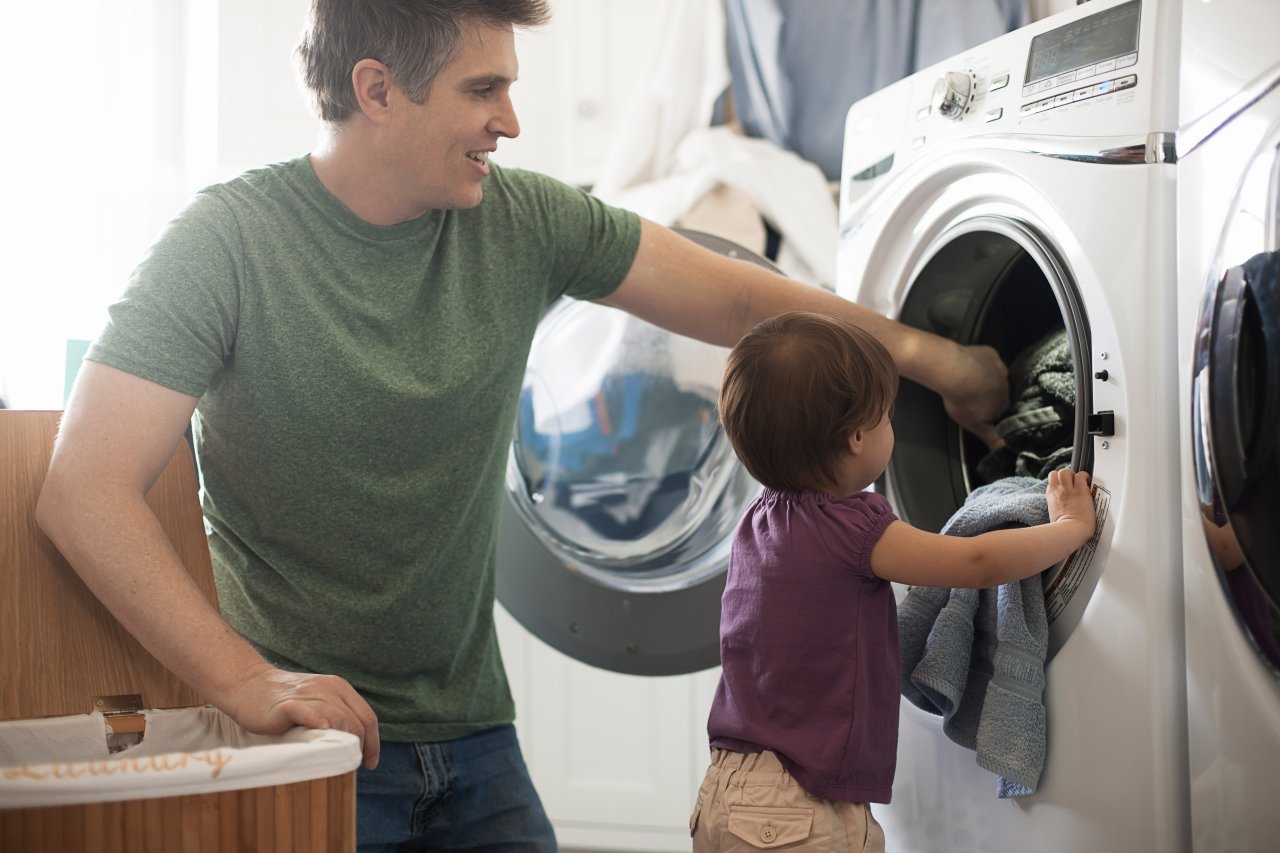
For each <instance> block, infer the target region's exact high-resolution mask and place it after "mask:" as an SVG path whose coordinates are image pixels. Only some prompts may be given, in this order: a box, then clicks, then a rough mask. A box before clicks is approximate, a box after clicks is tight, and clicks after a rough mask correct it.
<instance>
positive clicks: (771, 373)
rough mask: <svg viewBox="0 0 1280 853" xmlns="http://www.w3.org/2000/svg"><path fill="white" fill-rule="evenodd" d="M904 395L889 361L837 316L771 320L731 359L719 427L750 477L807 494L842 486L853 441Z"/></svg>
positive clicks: (793, 315)
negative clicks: (840, 472) (841, 465)
mask: <svg viewBox="0 0 1280 853" xmlns="http://www.w3.org/2000/svg"><path fill="white" fill-rule="evenodd" d="M897 391H898V371H897V369H896V368H895V367H894V364H893V359H892V358H891V357H890V355H889V352H888V351H887V350H886V349H885V348H884V347H883V346H882V345H881V344H880V342H879V341H877V340H876V339H875V338H873V337H872V336H871V335H870V334H868V333H867V332H864V331H863V330H862V329H859V328H858V327H857V326H854V325H853V324H852V323H848V322H846V321H844V320H840V319H837V318H834V317H828V316H825V315H822V314H811V313H805V312H791V313H787V314H780V315H778V316H777V317H771V318H770V319H768V320H765V321H764V322H762V323H760V324H759V325H757V326H756V327H755V328H754V329H752V330H751V331H750V332H748V333H747V334H746V336H745V337H743V338H742V340H741V341H739V342H738V344H737V345H736V346H735V347H734V348H733V351H732V352H730V353H729V361H728V364H727V365H726V366H725V371H724V381H723V383H722V384H721V386H720V424H721V426H723V427H724V431H725V434H726V435H727V436H728V437H729V442H730V443H731V444H732V445H733V449H734V450H735V451H736V452H737V454H738V458H739V459H741V460H742V464H743V465H745V466H746V468H747V471H749V472H750V473H751V476H753V477H755V478H756V480H758V481H759V482H760V483H761V484H763V485H765V486H768V487H770V488H773V489H780V490H786V491H800V490H802V489H806V488H821V487H823V486H827V485H830V484H833V483H835V482H836V480H837V469H836V464H837V462H838V461H839V459H840V457H841V455H843V454H844V453H846V452H848V440H849V436H851V435H853V433H854V432H855V431H857V430H859V429H865V428H869V427H874V426H875V425H876V424H878V423H879V422H880V419H881V418H882V417H883V416H884V415H885V413H886V412H888V411H889V408H890V406H891V405H892V403H893V400H894V397H895V396H896V395H897Z"/></svg>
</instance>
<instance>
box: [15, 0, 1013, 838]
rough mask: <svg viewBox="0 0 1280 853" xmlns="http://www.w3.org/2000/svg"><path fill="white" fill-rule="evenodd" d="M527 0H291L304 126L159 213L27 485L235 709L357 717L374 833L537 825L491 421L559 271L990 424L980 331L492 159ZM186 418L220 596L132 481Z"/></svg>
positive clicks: (150, 634) (197, 677) (504, 434)
mask: <svg viewBox="0 0 1280 853" xmlns="http://www.w3.org/2000/svg"><path fill="white" fill-rule="evenodd" d="M547 15H548V11H547V8H546V4H545V0H438V2H428V0H418V1H417V2H411V0H362V2H356V0H315V2H314V5H313V8H312V15H311V20H310V22H309V27H308V29H307V31H306V34H305V35H304V38H303V42H302V44H301V46H300V47H299V56H300V59H301V63H302V69H303V76H304V79H305V81H306V83H307V85H308V87H309V88H310V89H311V91H312V93H313V95H314V97H315V100H316V102H317V105H318V107H319V110H320V113H321V116H322V118H323V119H324V120H325V122H326V128H327V131H326V134H325V137H324V139H323V142H322V144H321V145H320V146H319V148H318V149H317V150H316V151H314V152H313V153H312V154H311V155H310V156H309V157H303V158H300V159H298V160H295V161H291V162H289V163H284V164H278V165H275V166H271V167H267V168H265V169H260V170H256V171H254V172H250V173H248V174H247V175H244V176H242V177H241V178H238V179H236V180H234V181H230V182H228V183H226V184H222V185H219V186H215V187H211V188H209V189H207V190H205V191H203V192H201V193H200V194H198V195H197V197H196V199H195V200H194V201H193V202H192V203H191V205H190V206H189V207H188V208H187V209H186V210H185V211H183V213H182V214H181V215H180V216H179V217H178V218H177V219H176V220H174V222H173V223H171V224H170V226H169V228H168V229H167V230H166V232H165V233H164V235H162V237H161V239H160V241H159V242H158V243H157V245H156V246H155V247H154V248H153V250H152V251H151V253H150V254H149V255H148V256H147V258H146V259H145V260H144V261H143V263H142V264H141V265H140V266H139V268H138V270H137V271H136V272H135V274H134V276H133V279H132V280H131V282H130V286H129V289H128V290H127V291H126V293H125V295H124V296H123V297H122V299H121V301H120V302H119V303H118V304H117V305H115V306H113V308H112V313H111V321H110V323H109V324H108V326H107V328H106V329H105V330H104V331H103V333H102V334H101V335H100V337H99V339H98V340H97V341H96V342H95V344H94V346H93V348H92V350H91V351H90V353H89V355H88V360H87V361H86V363H85V364H84V366H83V367H82V369H81V373H80V377H79V379H78V381H77V383H76V386H75V389H74V390H73V393H72V395H71V399H70V400H69V402H68V406H67V411H66V414H65V416H64V418H63V422H62V427H61V430H60V434H59V438H58V443H57V446H56V448H55V450H54V456H53V461H52V463H51V466H50V471H49V475H48V478H47V481H46V484H45V488H44V491H43V493H42V495H41V499H40V504H39V508H38V517H39V519H40V523H41V525H42V526H43V528H44V529H45V531H46V532H47V533H48V534H49V536H50V537H51V538H52V539H53V541H54V542H55V543H56V544H57V546H58V547H59V548H60V549H61V550H62V552H63V554H64V555H66V557H67V559H68V560H69V562H70V563H71V564H72V565H73V566H74V567H75V568H76V570H77V572H79V573H80V575H81V577H82V578H83V579H84V581H85V583H86V584H87V585H88V586H89V588H90V589H91V590H92V591H93V592H94V594H95V595H97V596H98V597H99V598H100V599H101V600H102V601H103V602H104V604H105V605H106V606H107V607H108V608H109V609H110V610H111V611H112V612H113V613H114V614H115V615H116V616H117V618H119V619H120V621H121V622H122V623H123V624H124V626H125V627H126V628H127V629H128V630H129V631H131V632H132V633H133V634H134V636H135V637H137V638H138V639H139V641H141V642H142V643H143V645H144V646H146V647H147V649H148V650H150V651H151V652H152V653H153V654H154V655H155V656H156V657H157V659H159V660H160V661H161V662H162V663H163V664H164V665H165V666H166V667H168V668H169V669H170V670H172V671H173V672H174V673H176V674H177V675H179V676H180V677H181V678H183V679H184V680H185V681H187V682H188V683H189V684H190V685H191V686H192V687H194V688H195V689H196V690H197V691H199V692H200V693H201V694H202V695H203V696H205V697H206V698H207V699H208V700H209V701H210V702H211V703H212V704H214V705H216V706H217V707H218V708H220V709H222V710H223V711H225V712H226V713H227V714H229V715H230V716H231V717H232V718H233V719H235V720H236V722H238V723H239V724H240V725H242V726H243V727H245V728H247V729H250V730H252V731H256V732H264V733H277V732H282V731H284V730H286V729H287V728H289V727H290V726H293V725H303V726H311V727H327V728H338V729H343V730H346V731H350V732H353V733H355V734H356V735H358V736H359V737H360V738H361V742H362V744H363V750H364V769H363V770H361V772H360V775H359V778H358V786H357V788H358V799H359V806H358V809H359V811H358V822H357V826H358V833H359V838H360V842H361V845H362V846H364V847H367V848H368V849H375V848H382V849H392V848H393V847H394V846H395V845H398V844H422V845H426V846H429V847H431V848H432V849H437V848H440V849H448V848H451V847H454V846H466V847H467V848H468V849H482V848H483V849H503V850H513V849H530V850H544V849H545V850H550V849H554V846H555V840H554V835H553V834H552V831H551V827H550V824H549V822H548V821H547V818H546V816H545V814H544V813H543V811H542V807H541V805H540V804H539V801H538V798H537V795H536V793H535V792H534V791H533V788H532V785H531V784H530V782H529V778H528V773H527V771H526V770H525V767H524V763H523V759H522V758H521V756H520V750H519V745H518V744H517V742H516V739H515V733H514V729H513V727H512V726H511V720H512V719H513V717H514V709H513V707H512V701H511V696H510V692H509V690H508V688H507V683H506V678H505V675H504V673H503V670H502V663H501V660H500V657H499V653H498V647H497V641H496V637H495V633H494V628H493V621H492V618H493V585H494V580H493V572H494V553H495V541H496V537H495V528H496V519H497V514H498V510H499V506H500V500H501V483H502V471H503V464H504V461H505V456H506V446H507V443H508V441H509V440H510V433H511V426H512V423H513V422H514V416H515V412H516V404H517V399H518V394H519V389H520V384H521V377H522V374H523V367H524V361H525V358H526V356H527V353H528V347H529V343H530V341H531V338H532V335H533V333H534V330H535V328H536V326H537V322H538V320H539V318H540V317H541V314H542V312H543V311H544V310H545V308H546V307H547V306H548V305H549V304H551V303H552V302H553V301H555V300H556V299H557V298H559V297H560V296H562V295H568V296H572V297H576V298H585V299H594V300H597V301H599V302H602V303H603V304H606V305H610V306H613V307H616V308H620V309H623V310H626V311H630V312H632V313H633V314H635V315H637V316H639V317H641V318H644V319H646V320H648V321H651V322H654V323H657V324H658V325H661V326H664V327H666V328H668V329H670V330H672V331H675V332H679V333H683V334H688V335H692V336H695V337H698V338H702V339H704V340H708V341H713V342H716V343H720V344H724V345H729V344H732V343H733V342H734V341H736V340H737V339H738V338H739V337H740V336H741V335H742V334H743V333H744V332H745V331H746V330H747V329H749V328H750V327H751V326H752V325H753V324H754V323H755V322H757V321H758V320H760V319H763V318H764V317H766V316H770V315H773V314H776V313H779V312H781V311H783V310H790V309H808V310H815V311H826V312H830V313H836V314H840V315H842V316H845V317H848V318H849V319H850V320H852V321H853V322H855V323H857V324H859V325H861V326H863V327H864V328H866V329H867V330H868V331H870V332H872V333H873V334H875V335H876V336H877V337H878V338H879V339H880V340H882V341H883V342H884V343H885V345H886V346H887V347H888V349H889V350H890V352H891V353H892V354H893V356H894V358H895V360H896V361H897V363H898V364H899V365H900V366H901V368H902V371H903V373H904V374H906V375H907V376H910V377H912V378H915V379H917V380H919V381H921V382H923V383H924V384H926V385H928V386H930V387H932V388H935V389H939V390H940V391H943V392H944V396H945V397H946V399H947V402H948V406H949V410H950V411H951V413H952V415H953V416H955V417H956V418H957V419H958V420H959V421H960V422H961V423H962V424H965V425H967V426H970V427H972V428H975V429H978V430H987V431H989V430H990V427H989V423H988V422H989V421H990V420H991V419H992V418H993V417H994V416H995V415H997V414H998V413H999V412H1000V410H1001V409H1002V408H1003V407H1004V405H1005V403H1006V402H1007V400H1006V397H1007V390H1006V387H1005V380H1004V367H1003V365H1002V364H1000V362H999V359H998V358H997V357H996V356H995V354H994V353H993V352H992V351H991V350H988V349H982V348H965V347H960V346H957V345H955V344H952V343H950V342H947V341H944V340H941V339H939V338H936V337H932V336H930V335H926V334H924V333H921V332H917V331H915V330H911V329H907V328H904V327H902V326H900V325H898V324H896V323H893V322H892V321H889V320H887V319H885V318H882V317H879V316H877V315H875V314H873V313H871V312H869V311H867V310H865V309H862V308H859V307H858V306H856V305H853V304H850V303H848V302H846V301H844V300H841V299H839V298H837V297H835V296H833V295H831V294H828V293H824V292H821V291H818V290H816V289H814V288H811V287H807V286H803V285H799V284H795V283H793V282H789V281H788V280H786V279H784V278H781V277H779V276H776V275H773V274H771V273H769V272H767V271H764V270H762V269H760V268H758V267H756V266H754V265H752V264H748V263H744V262H738V261H733V260H729V259H726V258H723V257H721V256H719V255H717V254H714V253H711V252H707V251H704V250H702V249H700V248H698V247H697V246H695V245H694V244H693V243H691V242H689V241H687V240H685V239H683V238H681V237H679V236H678V235H676V234H674V233H673V232H670V231H667V230H666V229H663V228H661V227H658V226H656V225H654V224H652V223H649V222H644V221H641V220H640V219H639V217H636V216H635V215H633V214H630V213H627V212H624V211H620V210H616V209H612V208H608V207H606V206H605V205H603V204H601V203H600V202H598V201H597V200H595V199H593V198H592V197H590V196H588V195H586V194H584V193H581V192H579V191H578V190H575V189H573V188H570V187H566V186H564V185H562V184H559V183H557V182H555V181H552V180H550V179H548V178H544V177H542V176H538V175H534V174H531V173H526V172H518V171H504V170H502V169H501V168H499V167H498V166H497V165H495V164H493V163H491V162H490V161H489V155H490V154H491V153H492V152H493V151H495V150H496V149H497V145H498V141H499V140H500V139H502V138H504V137H508V138H510V137H514V136H516V135H517V134H518V133H519V124H518V122H517V120H516V116H515V113H514V110H513V109H512V105H511V100H510V96H509V94H510V93H509V90H510V87H511V84H512V83H513V82H514V80H515V79H516V74H517V63H516V56H515V51H514V39H513V27H514V26H520V27H527V26H533V25H536V24H539V23H542V22H543V21H544V20H545V19H546V17H547ZM193 415H194V419H193ZM189 423H190V424H192V426H193V428H194V434H195V439H196V448H197V455H198V459H199V462H200V469H201V478H202V483H203V504H204V511H205V516H206V519H207V522H208V525H209V529H210V550H211V552H212V555H213V560H214V565H215V577H216V580H217V585H218V595H219V600H220V603H221V606H222V614H219V613H218V612H215V610H214V609H212V608H211V607H209V606H208V604H207V603H206V601H205V600H204V599H203V598H202V597H201V595H200V593H199V592H198V590H197V589H196V587H195V586H194V585H193V583H192V582H191V581H190V579H189V578H188V575H187V573H186V571H185V569H184V568H183V566H182V565H181V564H180V563H179V562H178V560H177V558H176V556H175V554H174V552H173V550H172V548H171V547H170V545H169V543H168V541H167V540H166V539H165V537H164V535H163V533H162V532H161V530H160V528H159V526H158V524H157V522H156V519H155V518H154V516H153V515H152V514H151V512H150V511H149V510H148V508H147V506H146V504H145V502H144V500H143V495H144V494H145V492H146V490H147V489H148V487H149V486H150V484H151V483H152V481H153V480H154V479H155V478H156V476H157V475H158V473H159V471H160V470H161V468H162V467H163V465H164V464H165V462H166V461H167V460H168V459H169V457H170V456H171V455H172V453H173V451H174V449H175V447H176V445H177V443H178V441H179V439H180V437H181V436H182V433H183V431H184V430H185V429H186V427H187V425H188V424H189ZM328 673H338V674H339V675H331V674H328ZM339 676H341V677H339ZM380 759H381V760H380ZM375 767H376V768H377V769H376V770H375V769H374V768H375Z"/></svg>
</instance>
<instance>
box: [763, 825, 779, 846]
mask: <svg viewBox="0 0 1280 853" xmlns="http://www.w3.org/2000/svg"><path fill="white" fill-rule="evenodd" d="M777 837H778V830H776V829H774V828H773V827H772V826H770V825H769V824H765V825H764V826H762V827H760V840H761V841H763V842H764V843H765V844H772V843H773V842H774V841H775V840H776V839H777Z"/></svg>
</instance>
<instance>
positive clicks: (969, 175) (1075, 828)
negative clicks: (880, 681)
mask: <svg viewBox="0 0 1280 853" xmlns="http://www.w3.org/2000/svg"><path fill="white" fill-rule="evenodd" d="M1179 11H1180V10H1179V9H1178V8H1177V7H1176V6H1174V5H1172V4H1168V3H1157V2H1151V0H1146V2H1140V0H1127V2H1126V1H1125V0H1094V2H1090V3H1088V4H1085V5H1081V6H1077V7H1075V8H1073V9H1070V10H1068V11H1065V12H1063V13H1061V14H1059V15H1055V16H1053V17H1050V18H1046V19H1044V20H1041V21H1037V22H1035V23H1033V24H1031V25H1029V26H1027V27H1024V28H1022V29H1020V30H1017V31H1015V32H1013V33H1010V34H1008V35H1005V36H1002V37H1000V38H998V39H995V40H993V41H991V42H988V43H986V44H984V45H981V46H979V47H977V48H974V49H973V50H970V51H967V52H965V53H963V54H961V55H959V56H956V57H954V58H952V59H951V60H948V61H945V62H943V63H940V64H938V65H935V66H932V67H930V68H928V69H925V70H923V71H921V72H919V73H917V74H916V75H914V76H912V77H909V78H907V79H905V80H903V81H901V82H899V83H897V84H895V85H893V86H890V87H888V88H886V89H884V90H882V91H880V92H878V93H876V94H874V95H872V96H870V97H868V98H866V99H864V100H862V101H859V102H858V103H857V104H855V105H854V106H853V107H852V108H851V109H850V110H849V112H848V116H847V120H846V126H845V150H844V163H843V171H842V184H841V202H840V222H841V226H840V228H841V230H840V246H839V256H838V266H837V289H838V291H839V292H840V293H842V294H843V295H845V296H848V297H849V298H853V299H857V300H858V301H860V302H862V303H864V304H866V305H868V306H870V307H873V308H875V309H877V310H879V311H880V312H882V313H884V314H886V315H889V316H893V317H896V318H899V319H901V320H903V321H904V322H907V323H910V324H912V325H915V326H919V327H921V328H926V329H929V330H930V331H934V332H937V333H940V334H944V335H949V336H951V337H953V338H955V339H958V340H960V341H962V342H966V343H985V344H989V345H991V346H994V347H996V348H997V349H998V350H1000V352H1001V353H1002V355H1003V356H1004V357H1005V359H1006V361H1007V362H1012V361H1013V360H1014V359H1015V358H1016V357H1017V356H1018V355H1019V354H1021V353H1023V352H1025V351H1026V350H1027V348H1028V347H1029V346H1031V345H1032V344H1034V343H1035V342H1036V341H1039V340H1041V339H1043V338H1044V337H1045V336H1046V335H1049V334H1065V337H1066V340H1067V342H1068V344H1069V350H1070V356H1069V361H1070V372H1071V376H1072V378H1073V379H1074V383H1068V384H1073V385H1074V397H1075V399H1074V407H1073V409H1072V410H1071V412H1070V413H1069V415H1068V416H1066V419H1067V421H1068V422H1067V423H1066V424H1065V426H1066V427H1067V438H1066V441H1067V442H1068V444H1069V447H1070V450H1069V457H1070V461H1071V464H1072V465H1073V466H1074V467H1076V468H1078V469H1084V470H1088V471H1090V472H1091V473H1092V476H1093V482H1094V483H1095V484H1096V486H1097V502H1098V509H1099V520H1100V524H1099V530H1098V533H1097V534H1095V538H1094V540H1093V541H1092V542H1090V543H1089V544H1088V545H1087V546H1086V547H1085V548H1084V549H1082V551H1081V552H1080V553H1078V554H1077V555H1075V556H1074V557H1073V558H1071V559H1069V560H1068V561H1066V562H1065V563H1064V564H1063V565H1061V566H1058V567H1055V568H1054V569H1052V570H1050V571H1048V572H1047V573H1046V575H1045V595H1046V609H1047V612H1048V616H1049V619H1050V627H1049V637H1048V639H1049V648H1048V655H1049V660H1048V664H1047V667H1046V678H1047V687H1046V689H1045V691H1044V694H1043V696H1042V697H1041V696H1036V697H1032V698H1034V699H1037V700H1040V701H1042V702H1043V704H1044V706H1045V708H1046V710H1047V753H1046V758H1045V762H1044V767H1043V773H1042V775H1041V777H1040V779H1039V783H1038V787H1037V789H1036V791H1035V793H1033V794H1030V795H1028V796H1024V797H1020V798H1017V799H998V798H997V787H996V784H997V780H996V776H995V775H994V774H993V773H989V772H987V771H986V770H983V769H981V768H980V767H979V766H978V765H977V764H976V762H975V753H974V752H973V751H971V750H969V749H965V748H963V747H961V746H958V745H957V744H955V743H952V742H951V741H950V740H949V739H948V738H947V737H946V736H945V735H944V733H943V730H942V726H941V725H940V720H939V718H938V717H936V716H933V715H931V714H928V713H926V712H924V711H921V710H920V709H918V708H916V707H915V706H914V705H911V704H910V703H907V702H904V703H903V706H902V711H901V720H900V741H899V750H898V755H899V759H898V768H897V777H896V781H895V784H894V793H893V802H892V803H891V804H890V805H888V806H886V807H881V808H876V809H875V812H876V814H877V816H878V817H879V820H880V821H881V823H882V824H883V825H884V827H885V832H886V835H887V837H888V838H889V839H890V844H891V845H892V846H893V848H894V849H897V850H907V851H984V853H986V851H1005V850H1008V851H1014V850H1017V851H1057V850H1061V851H1067V850H1070V851H1076V850H1093V851H1102V850H1114V851H1134V850H1159V851H1181V850H1186V849H1187V847H1188V843H1189V822H1188V818H1187V814H1188V802H1187V799H1188V797H1187V746H1186V727H1185V711H1186V702H1185V666H1184V659H1183V629H1182V620H1183V609H1182V582H1181V571H1180V567H1179V561H1180V553H1181V545H1180V542H1179V534H1178V531H1177V522H1176V520H1175V519H1176V518H1177V515H1178V497H1177V495H1178V467H1177V466H1178V449H1177V444H1178V435H1177V423H1176V411H1177V382H1176V353H1177V346H1176V334H1175V299H1174V290H1175V280H1174V277H1175V268H1174V257H1175V249H1174V239H1175V166H1174V164H1173V163H1172V162H1171V160H1172V155H1173V132H1174V130H1175V129H1176V126H1177V107H1178V104H1177V58H1178V47H1179V41H1178V39H1179V30H1178V19H1179V14H1178V13H1179ZM894 428H895V432H896V434H897V450H896V452H895V454H894V460H893V461H892V462H891V464H890V467H889V469H888V470H887V471H886V473H885V477H884V480H883V482H882V483H881V484H880V485H881V488H883V489H884V490H885V492H886V493H887V495H888V497H889V498H890V500H891V501H892V502H893V504H894V506H895V508H896V509H897V511H898V513H899V515H900V516H901V517H902V518H904V519H905V520H906V521H908V522H910V523H912V524H914V525H917V526H919V527H923V528H926V529H933V530H938V529H939V528H940V527H941V526H942V524H943V523H944V522H945V521H946V520H947V519H948V518H949V517H950V515H951V514H953V513H954V512H955V511H956V510H957V509H958V508H959V506H960V505H961V503H962V502H963V501H964V499H965V496H966V495H967V494H968V492H969V491H970V490H971V489H973V488H974V487H975V486H977V485H978V484H979V483H980V482H981V481H982V478H983V476H984V473H983V472H984V468H983V464H982V463H983V459H984V457H985V455H986V452H987V451H986V448H985V447H983V446H981V444H980V443H978V442H976V441H975V440H974V439H972V437H970V436H966V435H962V434H961V433H960V432H959V430H958V429H957V428H956V427H955V426H954V425H953V424H951V423H950V422H949V421H948V419H947V418H946V416H945V413H944V411H943V409H942V406H941V403H940V401H939V400H938V398H937V397H936V395H933V394H932V393H930V392H927V391H925V390H924V389H922V388H920V387H919V386H916V385H913V384H912V383H906V382H904V383H903V388H902V391H901V393H900V396H899V399H898V403H897V407H896V414H895V418H894Z"/></svg>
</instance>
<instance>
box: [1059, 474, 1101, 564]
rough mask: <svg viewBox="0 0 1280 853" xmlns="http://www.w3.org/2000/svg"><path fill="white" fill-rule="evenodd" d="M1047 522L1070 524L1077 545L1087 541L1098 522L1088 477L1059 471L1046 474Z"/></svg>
mask: <svg viewBox="0 0 1280 853" xmlns="http://www.w3.org/2000/svg"><path fill="white" fill-rule="evenodd" d="M1048 497H1049V521H1051V522H1055V523H1056V522H1061V523H1064V524H1071V525H1074V526H1076V527H1078V528H1079V531H1078V532H1079V534H1080V544H1081V545H1083V544H1084V543H1085V542H1087V541H1089V537H1090V536H1092V535H1093V528H1094V525H1096V524H1097V523H1098V519H1097V514H1096V513H1095V512H1094V508H1093V494H1092V493H1091V492H1090V490H1089V475H1088V474H1087V473H1085V472H1084V471H1076V472H1073V471H1072V470H1071V469H1070V468H1059V469H1058V470H1057V471H1052V472H1050V474H1049V491H1048Z"/></svg>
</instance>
